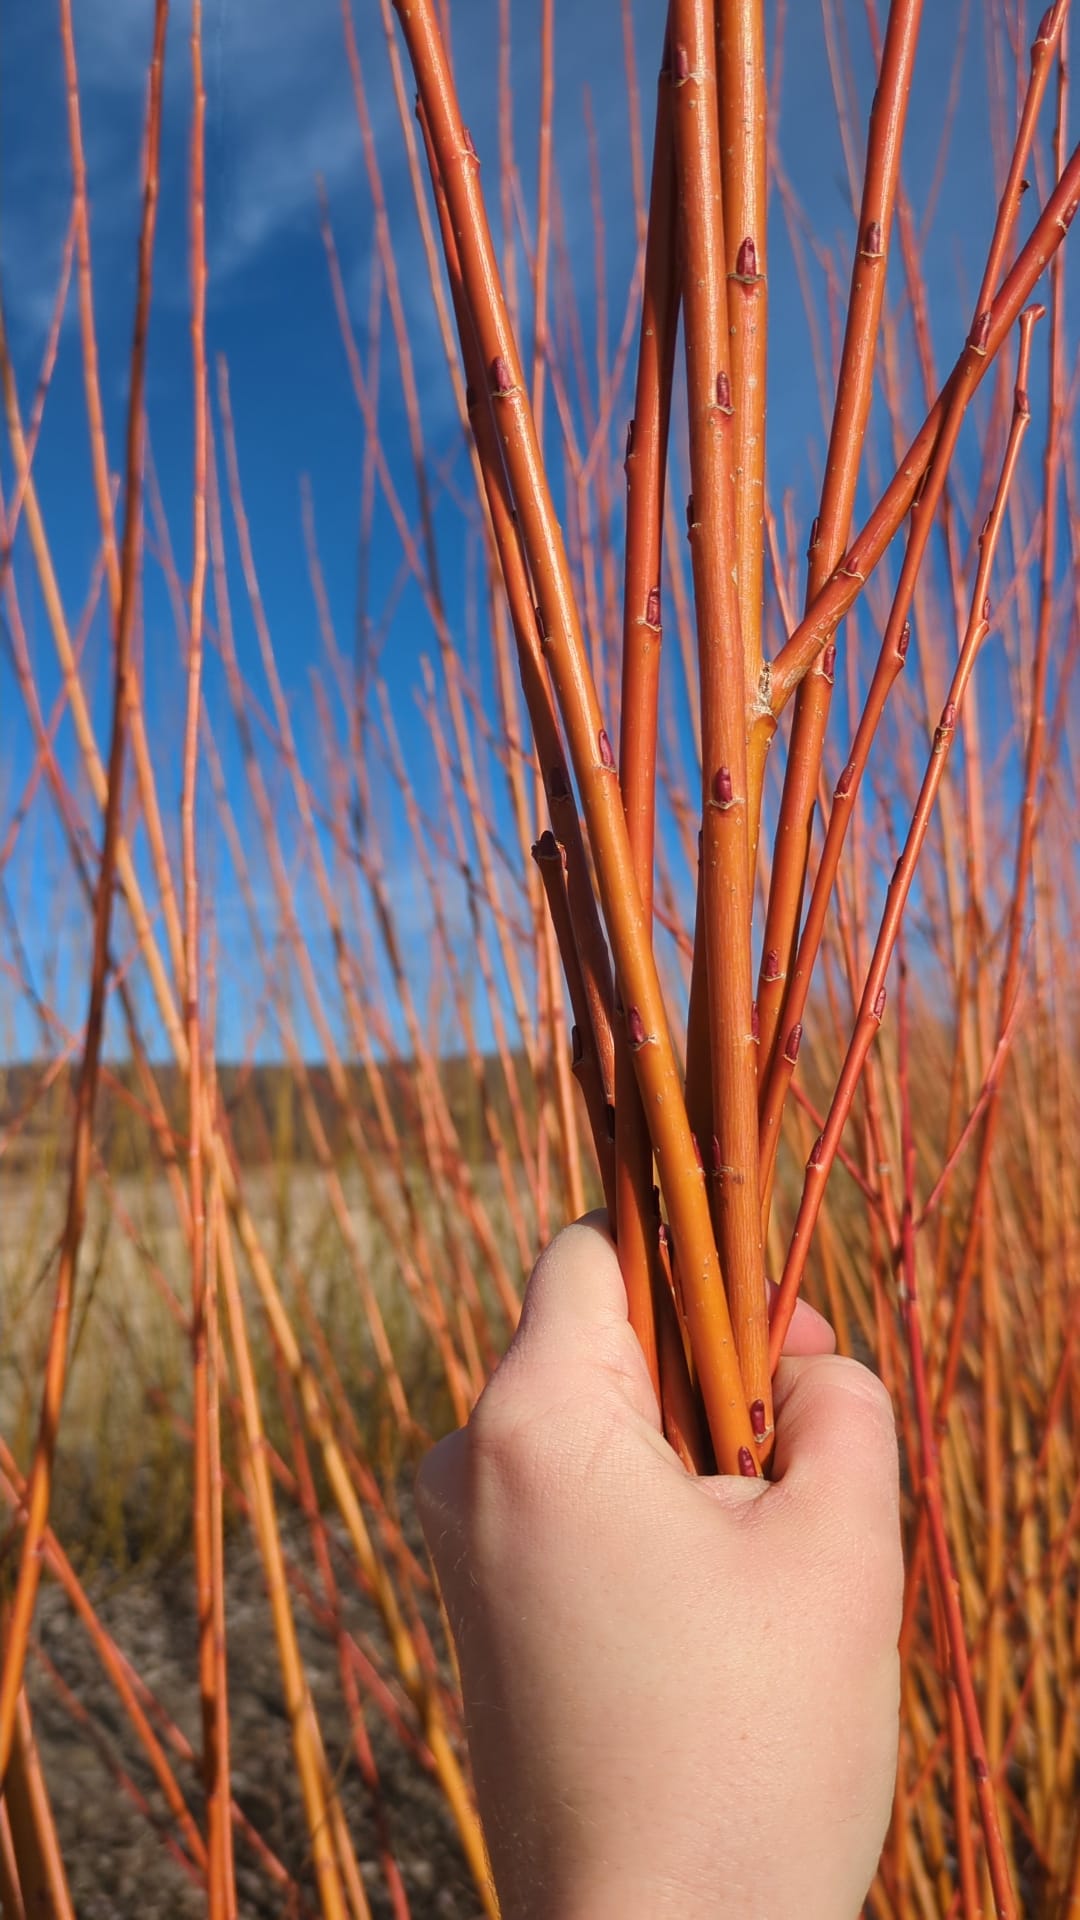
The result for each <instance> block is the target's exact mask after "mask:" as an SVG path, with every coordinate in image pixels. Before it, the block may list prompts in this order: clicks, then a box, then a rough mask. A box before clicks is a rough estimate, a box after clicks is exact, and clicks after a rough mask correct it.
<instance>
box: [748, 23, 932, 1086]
mask: <svg viewBox="0 0 1080 1920" xmlns="http://www.w3.org/2000/svg"><path fill="white" fill-rule="evenodd" d="M922 7H923V0H892V5H891V6H890V8H889V19H888V24H887V26H886V29H885V44H884V47H883V50H882V55H881V68H880V72H879V74H878V83H877V89H876V91H875V94H874V103H873V106H872V107H871V110H870V128H869V132H868V135H867V141H866V170H865V174H864V179H863V192H862V204H861V207H860V209H859V224H858V233H857V240H856V246H855V257H854V259H853V261H852V267H851V290H850V293H849V296H848V309H847V322H846V326H845V330H844V347H843V353H842V355H841V359H840V371H839V373H838V375H837V381H836V402H835V406H834V409H833V420H832V429H831V432H830V435H829V448H828V452H827V454H826V456H825V475H824V479H823V481H822V488H821V504H820V506H819V508H818V513H817V518H816V520H815V521H814V525H813V528H812V531H811V534H810V546H809V551H808V555H807V559H808V566H807V576H806V601H807V605H808V606H809V605H812V604H813V602H814V600H815V598H816V596H817V594H818V593H819V592H820V590H821V588H822V587H823V586H824V584H825V582H826V580H827V579H828V577H829V575H830V574H831V572H832V570H833V568H834V567H835V566H836V565H837V563H838V561H839V560H840V559H841V558H842V557H843V551H844V544H845V542H846V540H847V537H848V532H849V530H850V527H851V515H852V510H853V507H854V502H855V488H856V485H857V483H858V477H859V468H860V464H861V460H862V449H863V442H864V440H865V437H866V425H867V420H868V419H869V414H870V402H871V400H872V398H873V391H874V364H875V361H876V357H877V340H878V327H879V323H880V319H881V303H882V300H883V299H884V296H885V280H886V269H887V261H888V253H889V240H890V237H891V233H892V221H893V210H894V207H895V203H896V189H897V183H898V181H899V177H900V156H901V151H902V146H903V139H904V129H905V126H906V123H907V110H908V102H909V99H910V97H911V76H912V70H913V67H914V63H915V53H916V49H917V47H918V40H919V28H920V25H921V20H922ZM832 685H833V677H832V669H831V664H830V663H829V662H828V661H827V660H826V658H825V656H824V655H823V656H822V657H821V658H820V659H819V660H818V661H817V662H816V663H815V665H814V666H813V668H812V669H811V670H810V672H809V673H807V675H806V676H805V678H804V679H803V680H802V681H801V683H800V685H799V689H798V692H797V694H796V697H795V713H794V717H793V721H792V729H791V738H790V740H789V742H788V751H787V760H786V763H785V768H784V789H783V795H782V798H781V802H780V814H779V819H778V822H777V828H776V836H775V841H774V847H773V865H772V874H771V878H770V882H769V901H768V910H767V913H766V918H765V932H764V937H763V941H762V962H761V970H760V973H759V976H758V1022H759V1028H760V1045H761V1053H760V1067H759V1081H760V1084H761V1086H762V1088H763V1089H764V1084H765V1080H764V1076H766V1075H767V1074H768V1072H769V1069H770V1068H771V1066H772V1063H773V1055H774V1052H775V1049H776V1045H777V1039H778V1031H779V1028H780V1018H781V1007H782V1004H783V998H784V993H785V989H786V985H787V980H788V977H789V973H790V969H791V963H792V960H793V958H794V949H795V943H796V939H797V936H798V926H799V913H800V910H801V906H802V896H803V888H804V886H805V883H806V868H807V862H808V860H809V856H810V831H811V825H812V822H813V817H814V802H815V798H816V795H817V783H818V778H819V775H820V772H821V756H822V751H823V748H824V743H825V729H826V724H827V722H828V717H829V706H830V702H831V696H832ZM786 1025H787V1026H788V1027H789V1028H790V1025H791V1022H790V1020H789V1021H787V1022H786Z"/></svg>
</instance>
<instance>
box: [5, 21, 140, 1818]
mask: <svg viewBox="0 0 1080 1920" xmlns="http://www.w3.org/2000/svg"><path fill="white" fill-rule="evenodd" d="M168 14H169V6H168V0H156V6H155V12H154V36H153V51H152V54H151V62H150V94H149V101H148V106H147V115H146V146H145V161H144V173H143V195H142V217H141V221H140V227H139V244H138V279H137V289H136V296H135V324H134V331H133V338H132V347H131V362H130V388H129V392H128V416H127V460H126V476H127V486H126V494H125V500H124V534H123V543H122V549H121V563H120V580H121V591H120V604H119V611H118V614H117V619H116V627H115V641H114V649H113V706H112V738H111V743H110V748H109V767H108V798H107V800H106V805H105V821H104V830H103V836H102V847H101V863H100V867H99V869H98V881H97V889H96V892H95V898H94V931H93V954H92V961H91V975H90V997H89V1006H88V1009H87V1016H86V1038H85V1041H84V1045H83V1057H82V1063H81V1067H80V1071H79V1082H78V1091H77V1094H76V1104H75V1119H74V1126H73V1132H72V1143H71V1161H70V1167H71V1173H70V1180H69V1186H68V1200H67V1214H66V1218H65V1222H64V1235H63V1241H62V1244H61V1248H60V1265H59V1270H58V1272H57V1277H56V1291H55V1295H54V1300H53V1319H52V1326H51V1329H50V1334H49V1346H48V1353H47V1355H46V1360H45V1376H44V1386H43V1390H42V1398H41V1414H40V1421H39V1427H38V1438H37V1444H36V1446H35V1449H34V1457H33V1461H32V1464H31V1468H30V1475H29V1487H28V1491H27V1520H26V1530H25V1532H24V1534H23V1540H22V1549H21V1553H20V1557H19V1571H18V1575H17V1578H16V1583H15V1591H14V1594H13V1596H12V1601H11V1612H10V1616H9V1623H8V1631H7V1635H6V1644H5V1648H4V1664H3V1674H2V1676H0V1787H2V1782H3V1778H4V1775H5V1773H6V1771H7V1763H8V1758H9V1756H10V1753H11V1743H12V1738H13V1735H14V1729H15V1712H16V1706H17V1703H18V1698H19V1690H20V1686H21V1682H22V1672H23V1666H24V1663H25V1660H26V1647H27V1641H28V1639H29V1634H30V1626H31V1621H32V1619H33V1613H34V1603H35V1600H36V1598H37V1589H38V1582H39V1580H40V1578H41V1564H42V1563H41V1552H40V1548H41V1542H42V1539H43V1536H44V1532H45V1527H46V1525H47V1522H48V1514H49V1501H50V1494H51V1489H52V1467H53V1458H54V1454H55V1449H56V1439H57V1434H58V1431H59V1426H60V1415H61V1410H62V1407H63V1401H64V1387H65V1383H66V1379H67V1362H68V1332H69V1327H70V1321H71V1309H72V1302H73V1297H74V1290H75V1273H76V1268H77V1265H78V1259H79V1248H80V1245H81V1243H82V1233H83V1225H84V1222H85V1218H86V1188H87V1178H88V1174H89V1168H90V1146H91V1141H92V1138H93V1127H94V1105H95V1100H96V1096H97V1085H98V1074H99V1069H100V1064H101V1041H102V1033H103V1030H104V1023H105V1001H106V994H107V989H108V973H109V930H110V926H111V923H112V900H113V876H114V871H115V868H116V856H117V849H118V844H119V840H120V831H121V802H122V798H123V780H124V756H125V747H126V742H127V721H128V713H129V706H130V701H131V691H130V688H129V685H128V680H129V675H130V673H131V670H132V654H133V644H132V643H133V639H134V632H135V618H136V613H137V608H138V575H139V559H140V551H141V544H140V538H139V534H140V528H141V525H142V481H143V469H144V432H145V420H144V413H143V398H144V392H145V382H146V344H147V334H148V330H149V319H150V289H151V282H152V269H153V258H154V235H155V231H156V225H157V203H158V156H159V151H160V143H161V101H162V84H163V77H164V55H165V28H166V23H167V21H168Z"/></svg>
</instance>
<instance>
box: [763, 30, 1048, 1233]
mask: <svg viewBox="0 0 1080 1920" xmlns="http://www.w3.org/2000/svg"><path fill="white" fill-rule="evenodd" d="M1045 27H1046V22H1044V28H1045ZM1047 30H1048V31H1049V29H1047ZM1057 30H1058V31H1060V20H1059V21H1058V22H1057ZM1041 33H1042V29H1041V30H1040V36H1041ZM1050 44H1052V43H1051V42H1049V41H1046V40H1044V39H1043V38H1042V37H1039V38H1037V39H1036V41H1035V45H1034V48H1033V51H1032V82H1031V86H1030V87H1029V91H1028V99H1027V101H1026V102H1025V111H1024V113H1023V115H1022V116H1021V133H1020V135H1019V136H1018V139H1017V145H1016V148H1015V150H1014V156H1013V164H1012V167H1011V169H1010V175H1009V180H1008V182H1007V183H1006V187H1005V190H1004V192H1003V194H1002V198H1001V202H1000V206H999V210H998V220H997V225H996V227H995V231H994V238H993V241H992V243H991V247H990V253H989V256H988V260H987V265H986V269H985V272H984V275H983V285H982V288H981V289H980V293H979V300H980V302H981V301H983V300H985V299H986V298H987V295H986V288H987V286H988V285H989V284H990V281H991V274H992V273H994V272H996V271H997V268H998V265H999V263H1000V260H1001V259H1002V258H1003V256H1004V249H1005V247H1006V245H1007V244H1008V238H1009V234H1010V233H1011V230H1012V220H1013V219H1014V218H1015V211H1016V206H1017V205H1018V203H1019V191H1020V189H1019V186H1018V185H1016V184H1014V176H1015V175H1016V173H1017V168H1018V164H1019V163H1020V161H1022V160H1023V158H1024V157H1025V155H1026V152H1027V148H1028V145H1029V143H1030V138H1031V131H1032V129H1031V115H1030V112H1029V106H1030V101H1031V98H1032V95H1033V94H1035V93H1036V92H1037V88H1036V79H1037V78H1039V77H1041V78H1042V82H1043V85H1045V79H1046V78H1047V77H1048V73H1049V66H1048V64H1047V61H1048V56H1047V55H1046V52H1045V50H1046V47H1047V46H1048V45H1050ZM1041 97H1042V96H1041V93H1039V94H1038V98H1039V99H1040V100H1041ZM1078 158H1080V149H1078V151H1077V154H1075V155H1074V156H1073V160H1072V161H1071V162H1070V167H1073V166H1075V165H1076V162H1077V160H1078ZM1068 171H1069V169H1066V173H1068ZM1064 179H1065V175H1064V174H1063V175H1062V180H1061V181H1060V182H1059V189H1060V187H1061V185H1062V184H1063V182H1064ZM1078 184H1080V173H1078ZM1053 203H1054V202H1053V197H1052V199H1051V202H1050V203H1048V206H1047V209H1046V212H1044V215H1043V219H1042V221H1040V223H1039V225H1040V226H1042V225H1043V223H1044V222H1045V220H1046V217H1047V214H1048V213H1049V212H1050V209H1051V207H1052V205H1053ZM1074 210H1075V206H1074ZM1063 217H1064V216H1062V218H1063ZM1070 217H1071V215H1070ZM1066 224H1067V222H1066ZM1064 231H1065V227H1064V226H1059V229H1058V233H1059V238H1061V237H1063V234H1064ZM1036 232H1038V228H1037V229H1036ZM1034 237H1035V236H1034V235H1033V236H1032V238H1033V239H1034ZM1030 245H1031V243H1030V242H1029V248H1030ZM1028 250H1029V249H1025V254H1024V255H1021V260H1020V261H1018V262H1017V266H1016V268H1014V270H1013V273H1012V274H1011V275H1010V276H1009V281H1008V282H1007V283H1006V288H1005V289H1003V290H1002V294H1001V296H1000V297H999V300H998V303H997V305H996V306H995V308H994V312H995V313H996V312H997V311H998V308H1000V307H1001V306H1002V305H1003V304H1004V303H1005V299H1006V291H1007V289H1008V288H1009V287H1011V286H1013V284H1014V283H1015V282H1016V281H1017V275H1018V272H1019V268H1020V265H1021V262H1022V261H1023V259H1024V257H1025V255H1026V253H1027V252H1028ZM992 336H993V325H992V323H991V320H990V319H988V310H987V309H986V308H985V307H983V306H978V305H977V306H976V309H975V315H974V318H973V321H972V325H971V330H970V333H969V335H968V343H967V346H966V347H965V349H964V353H963V354H962V356H961V358H960V361H959V362H958V363H957V368H956V369H954V373H953V375H952V377H951V379H950V381H949V383H948V385H947V387H946V389H945V392H944V395H943V398H944V400H945V403H946V404H945V408H944V417H943V419H942V421H941V424H940V429H939V432H938V434H937V437H936V440H935V444H934V446H933V448H932V449H931V451H930V455H929V471H928V472H927V474H926V477H925V480H924V481H923V484H922V486H921V489H920V491H919V494H918V498H917V500H914V501H913V502H912V505H913V520H912V528H911V533H910V535H909V538H908V544H907V547H906V550H905V553H904V559H903V564H902V566H901V569H900V578H899V581H898V583H897V587H896V592H895V595H894V597H893V603H892V608H891V611H890V614H889V620H888V624H887V626H886V629H885V635H884V638H883V641H882V648H881V654H880V657H879V660H878V665H877V669H876V670H875V674H874V679H873V682H872V685H871V690H870V694H869V696H868V699H867V703H866V707H865V709H864V713H863V717H862V720H861V721H860V724H859V729H858V732H857V734H856V740H855V745H854V747H853V749H852V755H851V759H850V761H849V762H848V764H847V767H846V769H845V771H844V773H843V774H842V776H841V779H840V782H839V784H838V786H837V789H836V793H835V796H834V805H833V810H832V814H831V816H830V820H829V826H828V831H827V834H826V843H825V850H824V853H823V855H822V859H821V864H820V866H819V869H818V873H817V876H816V878H815V882H814V891H813V895H812V897H811V903H810V907H809V909H808V911H807V915H806V922H805V925H804V927H803V933H802V938H801V939H800V941H799V946H798V952H797V956H796V960H795V964H794V968H793V970H792V972H791V974H790V977H789V979H788V982H787V987H786V992H785V996H784V1002H783V1017H782V1026H783V1035H784V1039H783V1052H782V1053H781V1052H780V1051H779V1043H778V1044H777V1046H776V1047H774V1050H773V1057H772V1061H771V1064H770V1065H769V1067H768V1069H767V1072H766V1079H765V1085H764V1089H763V1091H762V1094H761V1101H760V1106H761V1153H762V1162H763V1175H764V1178H763V1199H767V1197H768V1193H769V1188H770V1183H771V1178H772V1170H773V1167H774V1165H775V1158H776V1151H777V1145H778V1141H779V1129H780V1120H781V1117H782V1114H783V1107H784V1100H785V1097H786V1094H787V1088H788V1085H789V1083H790V1080H791V1075H792V1073H793V1071H794V1067H795V1060H796V1058H797V1055H798V1040H799V1038H801V1030H802V1026H801V1023H802V1019H803V1014H804V1012H805V1008H806V1002H807V996H808V994H809V990H810V982H811V975H812V973H813V969H814V965H815V961H816V958H817V953H818V948H819V945H820V942H821V937H822V933H823V931H824V924H825V915H826V911H827V907H828V896H829V892H830V890H831V888H832V886H833V884H834V882H835V877H836V873H837V870H838V865H839V859H840V853H841V849H842V845H843V841H844V837H845V835H846V832H847V828H848V824H849V822H850V820H851V818H852V815H853V813H854V807H855V800H856V797H857V794H858V789H859V786H860V784H861V781H862V776H863V772H864V771H865V766H866V759H867V756H868V754H869V751H870V746H871V744H872V741H873V737H874V733H875V731H876V729H877V726H878V723H879V720H880V717H881V713H882V711H883V709H884V705H885V701H886V700H887V698H888V694H889V691H890V688H891V686H892V683H893V681H894V680H895V678H896V675H897V673H898V672H899V669H900V665H902V663H903V659H904V656H905V654H906V650H907V626H906V623H907V620H908V614H909V612H910V609H911V605H912V600H913V598H914V595H915V591H916V586H917V582H918V578H919V572H920V568H921V566H922V563H923V558H924V556H925V553H926V548H927V545H928V543H929V539H930V534H931V531H932V528H933V523H934V518H935V515H936V512H937V509H938V506H939V504H940V502H941V499H942V496H943V494H944V490H945V485H946V480H947V477H948V470H949V465H950V462H951V460H952V455H953V452H954V449H955V446H956V442H957V439H958V437H959V433H960V429H961V426H962V425H963V420H964V416H965V413H966V410H967V407H968V404H969V402H970V400H971V398H972V395H973V394H974V392H975V389H976V387H977V386H978V384H979V382H980V380H981V379H982V377H983V374H984V372H985V370H986V365H987V363H988V359H989V357H990V355H991V352H992V351H993V348H992ZM938 404H939V406H940V405H941V402H940V401H939V403H938ZM936 411H937V409H935V412H936ZM931 417H933V416H931ZM924 431H925V429H924ZM909 459H910V455H909ZM906 464H907V463H905V466H906ZM903 471H904V469H901V473H902V472H903ZM893 484H894V485H895V481H894V483H893ZM885 497H886V498H888V495H886V496H885ZM869 524H870V523H868V525H869ZM865 537H866V536H865V529H864V533H863V534H862V535H860V536H859V538H858V539H857V540H856V542H855V547H854V548H852V549H851V550H849V552H848V554H847V556H846V558H845V559H844V561H843V565H842V566H841V567H840V568H839V569H838V570H837V573H836V574H834V575H833V579H834V580H835V579H836V578H837V577H838V575H839V574H842V573H845V572H849V573H851V574H853V575H854V574H860V575H861V574H862V573H863V564H862V559H861V558H860V559H859V560H858V561H857V562H856V560H855V559H854V558H853V554H854V553H855V551H856V549H859V548H860V547H861V544H862V541H863V539H864V538H865ZM825 591H826V592H828V589H827V588H826V589H825ZM804 625H805V622H804ZM789 644H790V643H789ZM785 651H786V649H785ZM831 652H832V649H830V650H829V652H823V653H822V655H821V665H820V671H821V673H822V674H823V675H826V676H831V673H832V662H831V660H830V653H831ZM780 657H781V658H782V657H783V655H781V656H780ZM841 801H842V802H843V805H842V806H841V805H840V804H839V803H840V802H841ZM774 960H775V965H774V964H773V962H774ZM779 964H780V961H779V955H778V954H777V953H776V951H775V949H774V950H773V951H772V952H769V953H767V954H766V957H765V970H766V972H767V973H769V974H771V973H772V972H773V971H775V970H776V968H777V967H779Z"/></svg>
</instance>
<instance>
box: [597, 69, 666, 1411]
mask: <svg viewBox="0 0 1080 1920" xmlns="http://www.w3.org/2000/svg"><path fill="white" fill-rule="evenodd" d="M677 211H678V202H677V189H676V180H675V154H674V149H673V146H672V136H671V74H670V52H669V49H668V48H667V47H666V46H665V51H664V60H663V63H662V66H661V71H660V77H659V80H658V82H657V101H656V133H655V138H654V143H653V171H652V184H651V189H650V196H649V221H648V229H647V235H646V242H645V269H644V291H643V297H642V306H641V336H640V345H639V348H638V369H637V383H636V387H635V394H634V415H633V419H632V420H631V422H630V426H629V428H628V430H627V436H626V461H625V469H626V567H625V578H624V583H623V653H622V702H621V713H622V717H621V726H620V734H619V768H620V779H621V783H622V796H623V808H624V811H625V813H626V830H627V834H628V836H629V840H630V849H631V854H632V857H633V861H634V874H635V877H636V879H637V884H638V891H639V893H640V895H641V907H642V912H643V914H644V916H645V921H646V925H647V926H648V927H649V928H650V937H651V926H652V910H653V869H654V864H655V831H656V724H657V709H658V704H659V693H660V661H661V640H662V627H661V621H662V610H661V580H662V577H663V537H664V482H665V471H666V460H667V442H668V432H669V427H670V421H671V386H672V379H673V375H674V369H675V345H676V332H677V326H678V312H679V277H678V272H677V270H676V260H675V227H676V218H677ZM615 1181H616V1193H615V1212H614V1216H613V1224H614V1227H615V1237H616V1240H617V1243H618V1248H619V1262H620V1265H621V1267H622V1274H623V1280H624V1281H625V1283H626V1296H627V1301H628V1303H629V1309H630V1324H631V1326H632V1327H633V1329H634V1332H635V1333H636V1334H637V1337H638V1341H639V1343H640V1345H641V1350H642V1352H643V1353H644V1355H645V1361H646V1365H647V1366H648V1368H649V1373H650V1377H651V1378H652V1381H653V1384H654V1386H655V1387H656V1388H657V1390H659V1386H660V1360H659V1355H658V1350H657V1333H656V1312H657V1307H658V1301H659V1285H660V1279H661V1275H660V1268H659V1251H660V1249H659V1242H658V1238H657V1227H658V1221H657V1217H656V1208H655V1204H654V1200H653V1157H652V1143H651V1141H650V1139H649V1129H648V1124H647V1122H646V1119H645V1113H644V1110H643V1108H642V1104H641V1095H640V1093H639V1092H638V1086H637V1081H636V1079H635V1077H634V1069H633V1062H632V1061H631V1058H630V1051H629V1046H628V1044H627V1041H626V1038H625V1036H624V1035H622V1034H619V1035H617V1036H616V1052H615Z"/></svg>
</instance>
